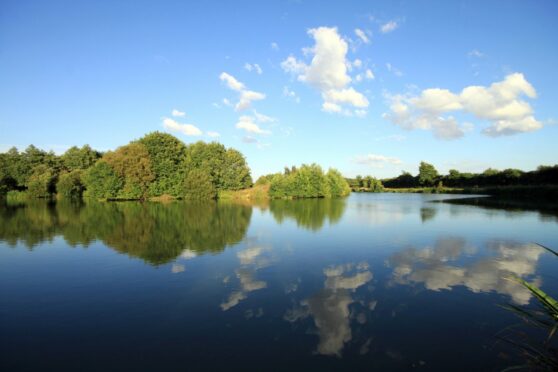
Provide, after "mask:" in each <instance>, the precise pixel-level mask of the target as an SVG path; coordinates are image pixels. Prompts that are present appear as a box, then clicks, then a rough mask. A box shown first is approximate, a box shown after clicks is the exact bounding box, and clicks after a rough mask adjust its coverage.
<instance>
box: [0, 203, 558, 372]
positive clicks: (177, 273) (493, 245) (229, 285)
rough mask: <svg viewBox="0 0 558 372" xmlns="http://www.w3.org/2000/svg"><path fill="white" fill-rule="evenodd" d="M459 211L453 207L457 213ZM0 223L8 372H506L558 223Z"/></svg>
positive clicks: (298, 213) (124, 211)
mask: <svg viewBox="0 0 558 372" xmlns="http://www.w3.org/2000/svg"><path fill="white" fill-rule="evenodd" d="M446 197H448V196H446ZM440 198H444V197H443V196H428V195H406V194H353V195H351V196H350V197H349V198H348V199H345V200H310V201H275V202H271V203H264V204H261V205H255V206H252V205H239V204H230V203H219V204H217V203H215V204H212V203H205V204H202V205H195V204H194V205H192V204H184V203H171V204H157V203H144V204H141V203H108V204H97V203H89V204H82V205H78V204H70V203H62V202H59V203H58V204H56V205H54V204H47V203H30V204H27V205H12V206H3V207H0V344H1V345H0V369H1V370H3V371H20V370H28V371H40V370H52V371H109V370H114V371H121V370H135V371H140V370H148V371H190V370H208V371H214V370H242V371H246V370H257V371H267V370H289V371H292V370H376V371H403V370H418V371H420V370H424V371H427V370H428V371H433V370H437V371H455V370H463V371H470V370H477V371H478V370H488V371H497V370H502V369H504V368H505V367H508V366H510V365H514V364H517V363H520V362H521V356H519V355H518V353H517V352H516V350H515V349H514V348H512V347H510V346H508V345H507V344H506V343H503V342H499V341H498V338H497V337H496V336H497V335H498V334H500V332H502V331H503V330H505V329H506V327H508V326H510V325H513V324H517V323H518V322H519V319H518V317H516V316H515V315H514V314H513V313H512V312H511V311H509V310H507V309H504V308H503V307H501V306H499V305H507V304H514V305H518V306H520V307H525V308H532V307H534V306H536V301H535V300H534V299H533V298H532V297H531V295H530V293H529V292H528V291H527V290H525V289H524V288H523V287H521V286H519V285H518V284H516V283H514V282H512V281H509V280H506V278H507V277H510V276H512V275H515V276H519V277H522V278H525V279H528V280H529V281H535V282H536V283H538V284H539V285H540V286H541V288H542V289H543V290H545V291H547V292H549V293H552V294H556V293H558V270H557V269H558V258H557V257H554V256H552V255H551V254H550V253H548V252H546V251H545V250H544V249H543V248H541V247H540V246H538V245H536V244H534V242H538V243H541V244H544V245H546V246H548V247H553V248H556V247H558V219H557V218H556V217H555V216H553V215H547V214H539V213H538V212H537V211H522V210H518V209H515V210H513V211H509V210H503V209H502V210H500V209H497V208H494V207H491V208H490V209H488V208H482V207H479V206H470V205H456V204H446V203H439V202H432V200H435V199H440Z"/></svg>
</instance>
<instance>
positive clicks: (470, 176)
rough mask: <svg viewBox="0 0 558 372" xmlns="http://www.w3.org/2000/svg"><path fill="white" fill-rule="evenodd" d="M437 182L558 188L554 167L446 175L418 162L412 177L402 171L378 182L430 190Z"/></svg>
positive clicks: (557, 167)
mask: <svg viewBox="0 0 558 372" xmlns="http://www.w3.org/2000/svg"><path fill="white" fill-rule="evenodd" d="M440 182H442V184H443V185H444V186H445V187H450V188H467V189H469V188H487V187H490V188H493V187H506V188H507V187H512V186H541V185H558V165H554V166H544V165H541V166H539V167H538V168H537V169H536V170H534V171H530V172H523V171H521V170H519V169H511V168H510V169H505V170H503V171H499V170H496V169H492V168H488V169H487V170H485V171H484V172H482V173H462V172H459V171H458V170H456V169H450V170H449V172H448V174H447V175H441V174H439V173H438V171H437V170H436V168H435V167H434V166H433V165H432V164H429V163H426V162H421V163H420V165H419V172H418V174H417V175H416V176H413V175H412V174H411V173H409V172H403V173H402V174H401V175H400V176H398V177H395V178H388V179H383V180H382V183H383V184H384V186H385V187H387V188H417V187H433V186H434V185H437V184H439V183H440Z"/></svg>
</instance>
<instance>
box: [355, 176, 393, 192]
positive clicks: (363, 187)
mask: <svg viewBox="0 0 558 372" xmlns="http://www.w3.org/2000/svg"><path fill="white" fill-rule="evenodd" d="M347 182H348V183H349V186H351V189H352V190H354V191H368V192H382V191H384V185H382V181H380V180H378V179H376V178H374V177H372V176H365V177H362V176H361V175H358V176H356V178H347Z"/></svg>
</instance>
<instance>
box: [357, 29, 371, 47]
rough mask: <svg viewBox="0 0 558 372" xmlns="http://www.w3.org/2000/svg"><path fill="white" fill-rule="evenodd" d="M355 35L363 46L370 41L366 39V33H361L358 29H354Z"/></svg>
mask: <svg viewBox="0 0 558 372" xmlns="http://www.w3.org/2000/svg"><path fill="white" fill-rule="evenodd" d="M355 34H356V36H358V38H359V39H360V40H362V42H363V43H364V44H368V43H370V39H369V38H368V35H366V32H364V31H362V30H361V29H360V28H356V29H355Z"/></svg>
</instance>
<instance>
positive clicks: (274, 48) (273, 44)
mask: <svg viewBox="0 0 558 372" xmlns="http://www.w3.org/2000/svg"><path fill="white" fill-rule="evenodd" d="M271 49H273V50H279V44H277V43H276V42H273V43H271Z"/></svg>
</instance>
